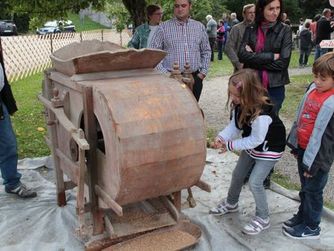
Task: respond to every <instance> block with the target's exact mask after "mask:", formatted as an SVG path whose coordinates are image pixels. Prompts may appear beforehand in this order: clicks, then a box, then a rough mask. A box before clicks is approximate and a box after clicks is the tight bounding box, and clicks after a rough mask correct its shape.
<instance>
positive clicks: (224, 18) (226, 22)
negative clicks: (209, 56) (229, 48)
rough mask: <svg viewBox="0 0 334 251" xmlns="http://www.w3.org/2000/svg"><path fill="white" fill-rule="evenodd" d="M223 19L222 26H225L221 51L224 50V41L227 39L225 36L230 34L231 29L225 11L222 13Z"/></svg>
mask: <svg viewBox="0 0 334 251" xmlns="http://www.w3.org/2000/svg"><path fill="white" fill-rule="evenodd" d="M223 21H224V28H225V34H224V43H223V52H224V51H225V46H226V41H227V38H228V37H229V35H230V30H231V26H230V24H229V20H228V15H227V14H226V13H223Z"/></svg>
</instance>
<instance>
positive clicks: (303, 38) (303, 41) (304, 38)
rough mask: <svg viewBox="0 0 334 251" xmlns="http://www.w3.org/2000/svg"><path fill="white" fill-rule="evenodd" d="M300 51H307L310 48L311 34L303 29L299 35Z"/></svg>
mask: <svg viewBox="0 0 334 251" xmlns="http://www.w3.org/2000/svg"><path fill="white" fill-rule="evenodd" d="M299 37H300V49H302V50H308V49H310V48H311V47H312V34H311V32H310V31H309V30H308V29H304V30H302V31H301V32H300V34H299Z"/></svg>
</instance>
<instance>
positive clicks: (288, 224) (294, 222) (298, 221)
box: [283, 214, 303, 228]
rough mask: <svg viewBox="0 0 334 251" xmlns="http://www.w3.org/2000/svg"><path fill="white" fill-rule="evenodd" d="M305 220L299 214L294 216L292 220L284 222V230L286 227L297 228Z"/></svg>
mask: <svg viewBox="0 0 334 251" xmlns="http://www.w3.org/2000/svg"><path fill="white" fill-rule="evenodd" d="M302 223H303V220H302V219H301V217H299V216H298V215H297V214H294V215H293V217H292V218H290V219H288V220H286V221H284V222H283V228H285V227H288V228H289V227H290V228H291V227H295V226H297V225H299V224H302Z"/></svg>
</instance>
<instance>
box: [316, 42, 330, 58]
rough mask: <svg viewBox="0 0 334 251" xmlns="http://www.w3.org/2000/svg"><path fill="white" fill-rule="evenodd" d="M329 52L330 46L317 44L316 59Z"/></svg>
mask: <svg viewBox="0 0 334 251" xmlns="http://www.w3.org/2000/svg"><path fill="white" fill-rule="evenodd" d="M327 52H328V48H320V45H316V46H315V53H314V61H315V60H317V59H318V58H320V57H321V56H322V55H324V54H326V53H327Z"/></svg>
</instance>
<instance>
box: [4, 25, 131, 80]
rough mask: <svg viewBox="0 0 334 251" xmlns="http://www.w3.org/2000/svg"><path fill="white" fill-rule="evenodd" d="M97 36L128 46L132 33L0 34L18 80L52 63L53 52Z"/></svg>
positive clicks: (11, 77) (9, 66) (9, 68)
mask: <svg viewBox="0 0 334 251" xmlns="http://www.w3.org/2000/svg"><path fill="white" fill-rule="evenodd" d="M92 39H98V40H101V41H110V42H113V43H116V44H119V45H122V46H123V45H126V44H127V42H128V41H129V39H130V37H129V33H128V32H123V33H122V34H120V33H117V32H116V31H113V30H95V31H87V32H80V33H79V32H76V33H56V34H47V35H43V36H40V35H28V36H11V37H1V44H2V50H3V56H4V61H5V65H6V73H7V77H8V79H9V81H16V80H19V79H22V78H25V77H27V76H30V75H33V74H35V73H38V72H41V71H42V70H44V69H46V68H48V67H50V66H51V60H50V57H49V56H50V54H51V53H52V52H54V51H56V50H58V49H59V48H61V47H63V46H65V45H68V44H70V43H73V42H80V41H83V40H92Z"/></svg>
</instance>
